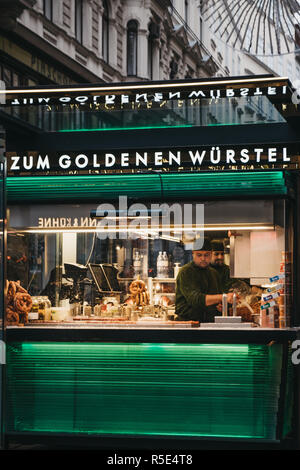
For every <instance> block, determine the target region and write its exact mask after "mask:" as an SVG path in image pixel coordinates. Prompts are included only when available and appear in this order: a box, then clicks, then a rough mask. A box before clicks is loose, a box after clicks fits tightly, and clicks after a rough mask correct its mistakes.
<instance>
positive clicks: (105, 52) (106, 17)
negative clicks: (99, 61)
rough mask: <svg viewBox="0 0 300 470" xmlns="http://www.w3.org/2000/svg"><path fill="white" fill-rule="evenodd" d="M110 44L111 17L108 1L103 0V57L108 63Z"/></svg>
mask: <svg viewBox="0 0 300 470" xmlns="http://www.w3.org/2000/svg"><path fill="white" fill-rule="evenodd" d="M108 44H109V15H108V5H107V1H106V0H103V16H102V57H103V60H105V62H108Z"/></svg>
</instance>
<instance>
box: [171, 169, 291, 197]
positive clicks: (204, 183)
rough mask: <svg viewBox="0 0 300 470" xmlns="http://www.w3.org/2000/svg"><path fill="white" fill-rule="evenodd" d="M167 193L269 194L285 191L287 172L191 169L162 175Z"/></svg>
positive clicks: (177, 195)
mask: <svg viewBox="0 0 300 470" xmlns="http://www.w3.org/2000/svg"><path fill="white" fill-rule="evenodd" d="M162 180H163V191H164V195H165V196H166V197H168V198H170V199H172V198H174V197H176V198H180V197H184V196H185V195H186V194H187V193H188V194H189V196H190V197H201V196H203V197H212V196H213V197H214V196H215V197H220V196H224V197H225V196H226V197H229V196H243V195H249V196H269V195H285V194H287V187H286V184H285V179H284V175H283V173H282V172H280V171H275V172H261V173H258V172H248V173H247V172H246V173H238V172H230V173H202V174H199V173H192V174H180V175H174V174H164V175H162Z"/></svg>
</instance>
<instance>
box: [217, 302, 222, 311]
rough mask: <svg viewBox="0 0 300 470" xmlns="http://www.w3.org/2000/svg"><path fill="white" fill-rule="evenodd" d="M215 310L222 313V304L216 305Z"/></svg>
mask: <svg viewBox="0 0 300 470" xmlns="http://www.w3.org/2000/svg"><path fill="white" fill-rule="evenodd" d="M216 309H217V310H218V312H222V304H218V305H217V307H216Z"/></svg>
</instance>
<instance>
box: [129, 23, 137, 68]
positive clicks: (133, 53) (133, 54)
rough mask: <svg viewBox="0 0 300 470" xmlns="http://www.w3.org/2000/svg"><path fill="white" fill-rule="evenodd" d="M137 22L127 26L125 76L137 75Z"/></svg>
mask: <svg viewBox="0 0 300 470" xmlns="http://www.w3.org/2000/svg"><path fill="white" fill-rule="evenodd" d="M137 33H138V24H137V21H135V20H131V21H129V22H128V24H127V75H137V37H138V36H137Z"/></svg>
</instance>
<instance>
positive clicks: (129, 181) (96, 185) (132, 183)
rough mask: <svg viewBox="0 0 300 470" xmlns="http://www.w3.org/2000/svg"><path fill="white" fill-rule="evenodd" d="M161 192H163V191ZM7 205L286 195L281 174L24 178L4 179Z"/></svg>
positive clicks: (277, 172) (236, 173) (180, 174)
mask: <svg viewBox="0 0 300 470" xmlns="http://www.w3.org/2000/svg"><path fill="white" fill-rule="evenodd" d="M162 189H163V192H162ZM7 192H8V202H9V203H13V202H19V203H21V202H22V201H24V202H28V201H35V202H38V201H41V202H50V201H53V202H55V201H58V200H60V201H70V200H72V201H74V200H87V199H90V200H92V199H99V198H102V199H110V200H112V199H117V198H118V196H119V195H127V196H128V197H136V198H139V199H152V198H153V199H160V198H161V196H163V198H166V199H177V200H178V198H201V197H222V196H224V197H230V196H234V197H238V196H259V197H260V196H261V197H263V196H276V195H286V194H287V186H286V183H285V178H284V175H283V173H282V172H281V171H274V172H245V173H239V172H229V173H178V174H174V173H168V174H165V173H164V174H161V175H158V174H136V175H126V174H123V175H86V176H33V177H31V176H27V177H8V178H7Z"/></svg>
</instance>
